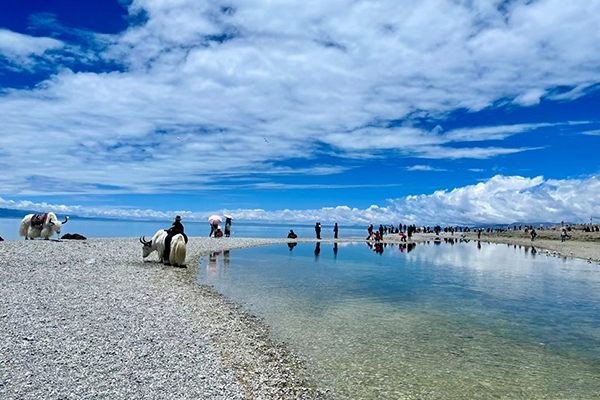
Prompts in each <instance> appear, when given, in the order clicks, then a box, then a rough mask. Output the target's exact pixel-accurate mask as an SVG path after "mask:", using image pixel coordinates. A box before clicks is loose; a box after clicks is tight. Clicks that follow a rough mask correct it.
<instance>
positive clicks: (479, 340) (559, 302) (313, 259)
mask: <svg viewBox="0 0 600 400" xmlns="http://www.w3.org/2000/svg"><path fill="white" fill-rule="evenodd" d="M376 250H378V251H376ZM198 281H199V282H200V283H202V284H208V285H212V286H214V288H215V289H216V290H217V291H218V292H220V293H223V294H224V295H225V296H227V297H229V298H231V299H233V300H235V301H237V302H239V303H241V304H243V305H244V306H245V307H247V308H248V309H249V310H250V311H251V312H253V313H254V314H256V315H258V316H260V317H262V318H264V320H265V322H266V323H267V324H268V325H269V326H270V327H271V330H272V333H273V335H274V337H275V339H276V340H278V341H282V342H285V343H287V344H288V345H289V346H290V347H291V348H292V349H293V350H295V351H296V352H297V353H298V354H300V355H302V356H303V357H305V358H306V360H307V363H308V365H309V370H310V371H311V373H312V374H313V378H314V379H315V380H316V382H317V383H318V384H319V385H320V386H321V387H323V388H327V389H330V390H331V391H332V392H333V393H336V394H338V395H339V397H341V398H349V399H401V398H428V399H429V398H430V399H453V398H456V399H459V398H460V399H479V398H481V399H486V398H508V399H515V398H519V399H533V398H551V399H567V398H568V399H588V398H600V268H599V267H598V266H597V265H594V264H588V263H587V262H585V261H581V260H572V259H569V260H567V259H563V258H555V257H547V256H545V255H540V253H536V251H535V249H532V248H521V247H514V246H506V245H496V244H481V245H479V246H478V245H477V244H476V243H474V242H470V243H456V244H454V245H449V244H446V243H443V244H441V245H436V244H433V243H431V244H420V245H416V246H415V247H413V248H406V247H401V246H398V245H388V246H385V247H383V248H380V249H376V248H369V247H368V246H367V245H366V244H365V243H344V244H339V245H338V246H337V247H336V246H334V245H333V244H331V243H322V244H319V245H315V244H298V245H297V246H295V247H293V248H289V247H288V246H287V245H281V246H280V245H278V246H270V247H261V248H252V249H244V250H237V251H231V252H222V253H217V254H213V255H211V256H210V257H206V258H204V259H203V260H201V262H200V265H199V274H198Z"/></svg>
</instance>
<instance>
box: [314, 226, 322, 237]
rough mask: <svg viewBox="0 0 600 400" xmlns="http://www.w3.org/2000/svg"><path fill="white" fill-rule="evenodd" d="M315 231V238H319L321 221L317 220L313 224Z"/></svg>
mask: <svg viewBox="0 0 600 400" xmlns="http://www.w3.org/2000/svg"><path fill="white" fill-rule="evenodd" d="M315 233H316V234H317V239H321V223H320V222H317V223H316V224H315Z"/></svg>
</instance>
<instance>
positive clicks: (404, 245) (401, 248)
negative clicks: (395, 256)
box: [398, 243, 406, 253]
mask: <svg viewBox="0 0 600 400" xmlns="http://www.w3.org/2000/svg"><path fill="white" fill-rule="evenodd" d="M398 248H399V249H400V251H401V252H402V253H404V250H406V244H404V243H400V244H399V245H398Z"/></svg>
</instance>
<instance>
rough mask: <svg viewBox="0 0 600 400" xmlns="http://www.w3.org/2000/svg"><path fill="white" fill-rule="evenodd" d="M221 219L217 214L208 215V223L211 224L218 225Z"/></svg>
mask: <svg viewBox="0 0 600 400" xmlns="http://www.w3.org/2000/svg"><path fill="white" fill-rule="evenodd" d="M221 222H223V219H222V218H221V217H220V216H219V215H211V216H210V217H208V223H209V224H211V225H219V224H220V223H221Z"/></svg>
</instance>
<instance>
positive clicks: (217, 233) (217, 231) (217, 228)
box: [208, 215, 233, 238]
mask: <svg viewBox="0 0 600 400" xmlns="http://www.w3.org/2000/svg"><path fill="white" fill-rule="evenodd" d="M232 220H233V217H230V216H228V215H226V216H225V232H223V231H222V230H221V225H219V222H216V221H214V222H213V223H210V233H209V234H208V237H216V238H221V237H223V236H225V237H230V236H231V221H232Z"/></svg>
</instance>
